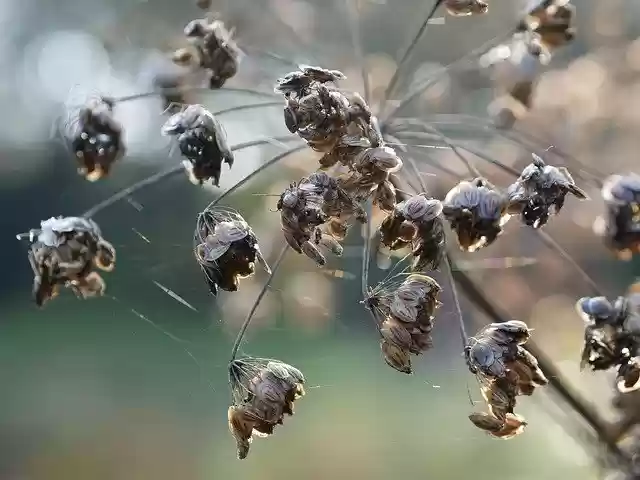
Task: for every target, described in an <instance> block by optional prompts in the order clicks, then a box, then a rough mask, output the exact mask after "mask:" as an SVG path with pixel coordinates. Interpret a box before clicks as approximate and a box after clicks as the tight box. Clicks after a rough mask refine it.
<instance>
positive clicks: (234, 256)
mask: <svg viewBox="0 0 640 480" xmlns="http://www.w3.org/2000/svg"><path fill="white" fill-rule="evenodd" d="M194 253H195V257H196V260H197V261H198V263H199V264H200V267H201V268H202V271H203V272H204V274H205V279H206V281H207V285H208V287H209V291H210V292H211V293H212V294H214V295H217V294H218V291H219V289H222V290H224V291H227V292H235V291H237V290H238V287H239V283H240V279H241V278H246V277H249V276H251V275H253V274H254V273H255V264H256V262H259V263H260V264H262V266H263V267H264V268H265V270H267V271H269V266H268V265H267V263H266V261H265V259H264V258H263V256H262V252H261V251H260V245H259V244H258V239H257V238H256V235H255V234H254V233H253V230H252V229H251V227H250V226H249V224H248V223H247V222H246V221H245V219H244V218H242V216H241V215H240V214H239V213H237V212H236V211H234V210H229V209H226V208H222V207H216V208H213V209H211V210H205V211H204V212H201V213H200V214H199V215H198V220H197V223H196V229H195V233H194Z"/></svg>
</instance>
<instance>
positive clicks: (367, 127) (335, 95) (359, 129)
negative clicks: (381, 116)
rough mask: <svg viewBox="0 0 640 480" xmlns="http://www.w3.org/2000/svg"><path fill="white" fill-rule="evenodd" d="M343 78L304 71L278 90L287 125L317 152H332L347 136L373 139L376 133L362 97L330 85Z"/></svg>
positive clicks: (315, 69) (335, 73) (321, 71)
mask: <svg viewBox="0 0 640 480" xmlns="http://www.w3.org/2000/svg"><path fill="white" fill-rule="evenodd" d="M341 78H345V77H344V75H343V74H342V73H341V72H338V71H333V70H325V69H323V68H320V67H303V68H302V69H301V70H300V71H297V72H292V73H289V74H287V75H286V76H285V77H283V78H281V79H279V80H278V82H277V84H276V87H275V91H276V92H277V93H282V94H283V95H284V97H285V101H286V105H285V109H284V120H285V125H286V126H287V128H288V129H289V131H290V132H291V133H297V134H298V135H299V136H300V138H302V139H303V140H304V141H306V142H307V143H308V145H309V147H311V148H312V149H313V150H315V151H317V152H324V153H326V152H330V151H331V150H332V149H333V148H334V146H335V145H336V143H337V142H338V140H339V139H340V138H341V137H342V136H343V135H346V134H355V135H359V136H363V135H366V136H370V137H371V136H372V135H373V132H375V130H376V128H375V126H374V125H373V124H372V122H373V121H374V120H372V116H371V110H370V108H369V106H368V105H367V104H366V102H365V101H364V99H363V98H362V97H361V96H360V95H359V94H357V93H350V94H345V93H343V92H341V91H339V90H338V89H337V88H335V87H334V86H332V85H330V84H329V82H335V81H336V80H338V79H341ZM354 128H355V131H354Z"/></svg>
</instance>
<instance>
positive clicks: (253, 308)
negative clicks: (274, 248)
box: [229, 244, 289, 363]
mask: <svg viewBox="0 0 640 480" xmlns="http://www.w3.org/2000/svg"><path fill="white" fill-rule="evenodd" d="M288 251H289V245H288V244H285V246H284V247H283V248H282V250H281V251H280V255H278V258H277V259H276V261H275V263H274V264H273V268H272V270H271V274H270V275H269V278H267V281H266V282H264V285H263V286H262V290H260V293H259V294H258V297H257V298H256V301H255V302H253V305H252V306H251V310H249V314H248V315H247V318H246V319H245V320H244V322H243V323H242V326H241V327H240V331H239V332H238V336H237V337H236V341H235V342H234V343H233V348H232V349H231V360H229V363H232V362H233V361H234V360H235V359H236V356H237V355H238V350H239V349H240V344H241V343H242V339H243V338H244V335H245V333H246V332H247V328H249V324H251V320H252V319H253V316H254V315H255V313H256V310H257V309H258V306H259V305H260V302H261V301H262V298H263V297H264V296H265V294H266V293H267V290H269V286H270V285H271V282H272V281H273V278H274V277H275V275H276V272H277V271H278V269H279V268H280V265H282V261H283V260H284V257H285V255H286V253H287V252H288Z"/></svg>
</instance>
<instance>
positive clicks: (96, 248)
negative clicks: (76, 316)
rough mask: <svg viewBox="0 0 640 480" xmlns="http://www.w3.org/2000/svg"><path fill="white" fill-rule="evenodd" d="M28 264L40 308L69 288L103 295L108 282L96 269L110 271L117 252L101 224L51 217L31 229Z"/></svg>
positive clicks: (78, 292)
mask: <svg viewBox="0 0 640 480" xmlns="http://www.w3.org/2000/svg"><path fill="white" fill-rule="evenodd" d="M30 240H31V242H32V243H31V247H30V250H29V263H30V264H31V268H32V270H33V274H34V281H33V295H34V299H35V302H36V304H37V305H38V306H39V307H41V306H43V305H44V304H45V303H46V302H47V301H48V300H50V299H53V298H54V297H56V296H57V295H58V293H59V290H60V287H61V286H62V287H67V288H70V289H71V290H72V291H73V292H74V293H75V294H76V295H77V296H78V297H79V298H88V297H93V296H99V295H102V294H103V293H104V291H105V288H106V286H105V282H104V280H103V279H102V277H101V276H100V275H99V274H98V273H97V272H96V271H95V270H94V268H98V269H100V270H104V271H111V270H113V268H114V266H115V261H116V251H115V249H114V248H113V246H112V245H111V244H110V243H109V242H107V241H106V240H105V239H104V238H102V234H101V232H100V228H99V227H98V225H97V224H96V223H95V222H94V221H92V220H89V219H86V218H82V217H52V218H50V219H48V220H45V221H43V222H41V223H40V229H38V230H32V231H31V232H30Z"/></svg>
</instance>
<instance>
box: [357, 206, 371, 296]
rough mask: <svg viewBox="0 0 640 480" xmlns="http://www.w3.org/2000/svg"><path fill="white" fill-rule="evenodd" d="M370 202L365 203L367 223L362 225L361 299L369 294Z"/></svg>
mask: <svg viewBox="0 0 640 480" xmlns="http://www.w3.org/2000/svg"><path fill="white" fill-rule="evenodd" d="M372 210H373V206H372V202H371V201H369V202H368V203H367V223H365V224H364V237H365V238H364V245H363V247H362V276H361V283H360V287H361V290H362V298H367V295H368V294H369V266H370V264H371V258H370V257H371V221H372V220H373V219H372V218H371V217H372Z"/></svg>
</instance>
